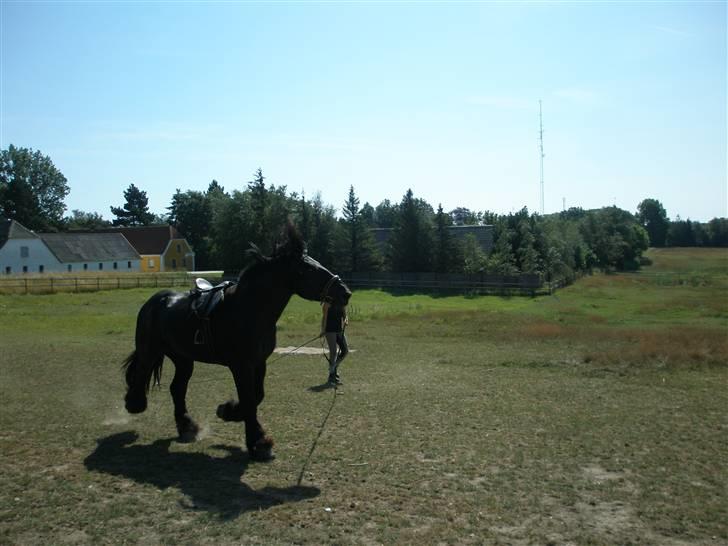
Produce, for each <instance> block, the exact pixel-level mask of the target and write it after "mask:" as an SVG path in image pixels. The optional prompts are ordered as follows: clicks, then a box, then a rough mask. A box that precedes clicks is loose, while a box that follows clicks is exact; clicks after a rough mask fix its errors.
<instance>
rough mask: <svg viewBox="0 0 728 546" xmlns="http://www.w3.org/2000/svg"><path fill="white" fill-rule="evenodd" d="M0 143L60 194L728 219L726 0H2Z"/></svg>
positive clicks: (95, 200) (111, 200)
mask: <svg viewBox="0 0 728 546" xmlns="http://www.w3.org/2000/svg"><path fill="white" fill-rule="evenodd" d="M0 14H1V15H2V22H1V27H2V37H1V38H0V42H1V43H2V52H1V55H0V56H1V59H2V67H1V70H0V72H1V76H2V82H1V86H0V87H1V90H2V97H1V100H0V107H1V115H2V119H1V127H0V133H1V134H0V145H1V147H2V148H7V146H8V145H9V144H14V145H16V146H22V147H28V148H33V149H38V150H41V151H42V152H43V153H45V154H47V155H49V156H50V157H51V158H52V159H53V161H54V163H55V164H56V166H57V167H58V168H59V169H60V170H61V171H62V172H63V173H64V174H65V176H66V177H67V179H68V181H69V185H70V187H71V193H70V195H69V196H68V198H67V199H66V203H67V205H68V209H69V211H70V210H71V209H81V210H85V211H96V212H100V213H101V214H103V215H104V216H105V217H106V218H110V217H111V214H110V212H109V206H110V205H121V204H122V203H123V196H122V192H123V190H124V189H125V188H126V187H128V185H129V184H130V183H132V182H133V183H135V184H136V185H137V186H139V187H140V188H141V189H143V190H145V191H146V192H147V194H148V196H149V201H150V208H151V209H152V210H153V211H155V212H158V213H161V212H164V210H165V208H166V207H167V206H168V204H169V201H170V198H171V196H172V194H173V193H174V191H175V189H176V188H180V189H182V190H187V189H196V190H203V189H205V188H206V187H207V185H208V184H209V182H210V181H211V180H212V179H213V178H214V179H217V180H218V181H219V182H220V183H221V184H222V185H223V186H225V188H226V189H227V190H232V189H243V188H244V187H245V185H246V183H247V181H249V180H250V179H251V178H252V175H253V172H254V171H255V170H256V169H257V168H258V167H260V168H262V169H263V172H264V174H265V175H266V176H267V177H268V181H269V182H271V183H273V184H276V185H286V186H287V187H288V188H289V190H291V191H293V190H295V191H298V192H300V191H302V190H303V191H305V192H306V195H307V196H312V195H313V194H314V193H315V192H317V191H320V192H321V195H322V197H323V199H324V201H325V202H327V203H329V204H332V205H334V206H335V207H337V208H340V207H341V204H342V203H343V201H344V200H345V198H346V195H347V192H348V188H349V185H353V186H354V188H355V190H356V192H357V194H358V195H359V197H360V198H361V201H362V203H363V202H364V201H369V202H370V203H371V204H373V205H376V204H378V203H379V202H380V201H382V200H383V199H385V198H386V199H390V200H391V201H394V202H398V201H399V200H400V199H401V198H402V196H403V194H404V193H405V192H406V190H407V188H412V190H413V191H414V193H415V195H416V196H418V197H421V198H424V199H426V200H427V201H429V202H430V203H431V204H432V205H433V206H434V207H437V205H438V203H442V205H443V207H444V208H445V209H446V210H449V209H452V208H454V207H456V206H466V207H469V208H471V209H474V210H492V211H495V212H500V213H508V212H510V211H515V210H519V209H520V208H522V207H523V206H527V207H528V208H529V209H530V210H532V211H538V210H539V208H540V205H539V201H540V197H539V196H540V193H539V156H538V101H539V99H540V100H542V101H543V116H544V119H543V121H544V146H545V153H546V158H545V160H544V172H545V211H546V212H547V213H549V212H555V211H559V210H561V209H562V206H563V204H564V200H565V203H566V206H567V207H571V206H581V207H584V208H595V207H601V206H607V205H613V204H616V205H617V206H619V207H622V208H624V209H627V210H630V211H634V210H635V209H636V206H637V204H638V203H639V202H640V201H641V200H642V199H644V198H647V197H654V198H657V199H659V200H660V201H661V202H662V203H663V205H664V206H665V208H666V209H667V212H668V215H669V216H670V217H671V218H675V217H676V216H677V215H680V216H681V217H682V218H688V217H689V218H691V219H694V220H703V221H706V220H708V219H710V218H712V217H715V216H727V215H728V211H727V209H728V196H727V190H726V186H727V182H726V177H727V175H726V169H727V167H726V150H727V146H728V144H727V141H726V131H727V129H726V125H727V123H726V3H725V2H684V3H683V2H562V3H537V2H530V3H509V2H501V3H488V2H470V3H465V2H461V3H457V2H455V3H451V2H448V3H444V2H442V3H440V2H430V3H424V2H406V3H405V2H399V3H397V2H392V3H389V2H377V3H373V2H277V3H270V2H269V3H263V2H254V3H253V2H125V3H121V2H101V1H99V2H28V1H25V2H10V1H6V0H2V2H1V5H0Z"/></svg>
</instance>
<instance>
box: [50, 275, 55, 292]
mask: <svg viewBox="0 0 728 546" xmlns="http://www.w3.org/2000/svg"><path fill="white" fill-rule="evenodd" d="M51 294H55V292H54V291H53V277H51Z"/></svg>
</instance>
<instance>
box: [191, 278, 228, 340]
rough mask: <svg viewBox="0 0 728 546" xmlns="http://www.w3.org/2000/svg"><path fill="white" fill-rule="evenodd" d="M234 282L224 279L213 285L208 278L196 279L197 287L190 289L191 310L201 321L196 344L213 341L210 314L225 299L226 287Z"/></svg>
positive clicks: (196, 333) (196, 334)
mask: <svg viewBox="0 0 728 546" xmlns="http://www.w3.org/2000/svg"><path fill="white" fill-rule="evenodd" d="M233 284H234V283H233V282H231V281H223V282H221V283H220V284H217V285H213V284H212V283H210V282H209V281H208V280H206V279H199V278H198V279H195V287H194V288H193V289H192V290H190V296H192V302H191V303H190V310H191V311H192V315H193V316H194V317H195V318H197V319H198V320H199V321H200V326H199V328H198V329H197V330H196V332H195V340H194V341H195V345H204V344H206V343H211V342H212V332H211V330H210V316H211V315H212V313H213V311H214V310H215V309H217V307H218V306H219V305H220V304H221V303H222V302H223V301H224V300H225V289H226V288H227V287H229V286H232V285H233Z"/></svg>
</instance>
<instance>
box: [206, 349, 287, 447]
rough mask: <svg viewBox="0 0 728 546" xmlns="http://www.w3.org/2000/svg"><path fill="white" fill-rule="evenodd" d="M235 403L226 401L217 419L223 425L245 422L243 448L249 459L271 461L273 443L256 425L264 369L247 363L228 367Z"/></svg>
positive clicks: (219, 407) (218, 411)
mask: <svg viewBox="0 0 728 546" xmlns="http://www.w3.org/2000/svg"><path fill="white" fill-rule="evenodd" d="M230 370H231V371H232V374H233V378H234V379H235V388H236V390H237V392H238V400H239V401H238V402H234V401H229V402H226V403H224V404H221V405H220V406H218V408H217V416H218V417H220V418H221V419H222V420H224V421H244V422H245V445H246V446H247V448H248V453H249V455H250V458H251V459H254V460H257V461H267V460H270V459H272V458H273V440H272V438H270V437H269V436H267V435H266V434H265V430H263V427H262V426H261V424H260V423H259V422H258V404H259V403H260V402H261V401H262V395H260V393H259V392H258V390H259V387H260V385H262V383H263V381H264V379H265V367H264V365H263V366H254V365H251V364H248V363H245V364H242V365H237V366H231V367H230Z"/></svg>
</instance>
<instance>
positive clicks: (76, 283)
mask: <svg viewBox="0 0 728 546" xmlns="http://www.w3.org/2000/svg"><path fill="white" fill-rule="evenodd" d="M73 280H74V281H76V282H75V285H76V288H75V292H76V293H78V277H75V278H74V279H73Z"/></svg>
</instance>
